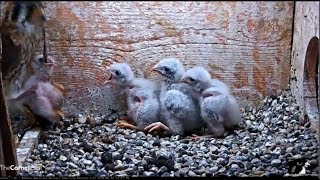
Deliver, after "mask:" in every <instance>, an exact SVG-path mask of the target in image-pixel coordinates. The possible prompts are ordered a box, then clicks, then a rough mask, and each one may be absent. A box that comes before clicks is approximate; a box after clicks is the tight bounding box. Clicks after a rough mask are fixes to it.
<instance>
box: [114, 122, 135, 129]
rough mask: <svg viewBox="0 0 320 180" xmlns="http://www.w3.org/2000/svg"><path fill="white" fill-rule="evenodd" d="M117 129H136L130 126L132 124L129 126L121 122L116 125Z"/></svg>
mask: <svg viewBox="0 0 320 180" xmlns="http://www.w3.org/2000/svg"><path fill="white" fill-rule="evenodd" d="M118 127H119V128H123V129H137V127H136V126H134V125H132V124H129V123H127V122H123V121H120V122H119V123H118Z"/></svg>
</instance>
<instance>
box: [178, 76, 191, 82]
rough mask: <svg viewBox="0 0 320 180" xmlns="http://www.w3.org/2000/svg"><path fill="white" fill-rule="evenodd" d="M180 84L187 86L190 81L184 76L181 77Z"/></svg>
mask: <svg viewBox="0 0 320 180" xmlns="http://www.w3.org/2000/svg"><path fill="white" fill-rule="evenodd" d="M180 82H182V83H186V84H189V83H190V80H189V78H188V77H186V76H182V78H181V79H180Z"/></svg>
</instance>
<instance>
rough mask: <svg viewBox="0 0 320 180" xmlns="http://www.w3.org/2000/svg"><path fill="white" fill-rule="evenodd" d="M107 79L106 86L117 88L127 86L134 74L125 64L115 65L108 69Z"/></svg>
mask: <svg viewBox="0 0 320 180" xmlns="http://www.w3.org/2000/svg"><path fill="white" fill-rule="evenodd" d="M109 72H110V75H109V78H108V79H107V81H106V82H105V83H106V84H113V85H119V86H126V85H128V84H129V83H130V82H131V81H132V79H133V78H134V73H133V71H132V69H131V67H130V66H129V64H127V63H115V64H112V65H111V66H110V68H109Z"/></svg>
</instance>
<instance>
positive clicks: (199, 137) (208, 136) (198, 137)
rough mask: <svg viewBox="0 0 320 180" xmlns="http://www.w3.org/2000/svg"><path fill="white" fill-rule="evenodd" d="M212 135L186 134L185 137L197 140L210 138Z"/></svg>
mask: <svg viewBox="0 0 320 180" xmlns="http://www.w3.org/2000/svg"><path fill="white" fill-rule="evenodd" d="M210 137H212V135H205V136H199V135H196V134H192V135H191V136H187V137H186V139H188V140H191V141H199V140H201V139H203V138H210Z"/></svg>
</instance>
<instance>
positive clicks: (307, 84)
mask: <svg viewBox="0 0 320 180" xmlns="http://www.w3.org/2000/svg"><path fill="white" fill-rule="evenodd" d="M318 57H319V39H318V38H317V37H313V38H312V39H311V40H310V42H309V44H308V47H307V52H306V57H305V63H304V79H303V90H304V102H305V104H304V106H305V110H306V114H307V115H308V118H309V119H310V120H319V102H318V98H319V94H318V88H319V81H318V78H319V77H318V74H319V60H318Z"/></svg>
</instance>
